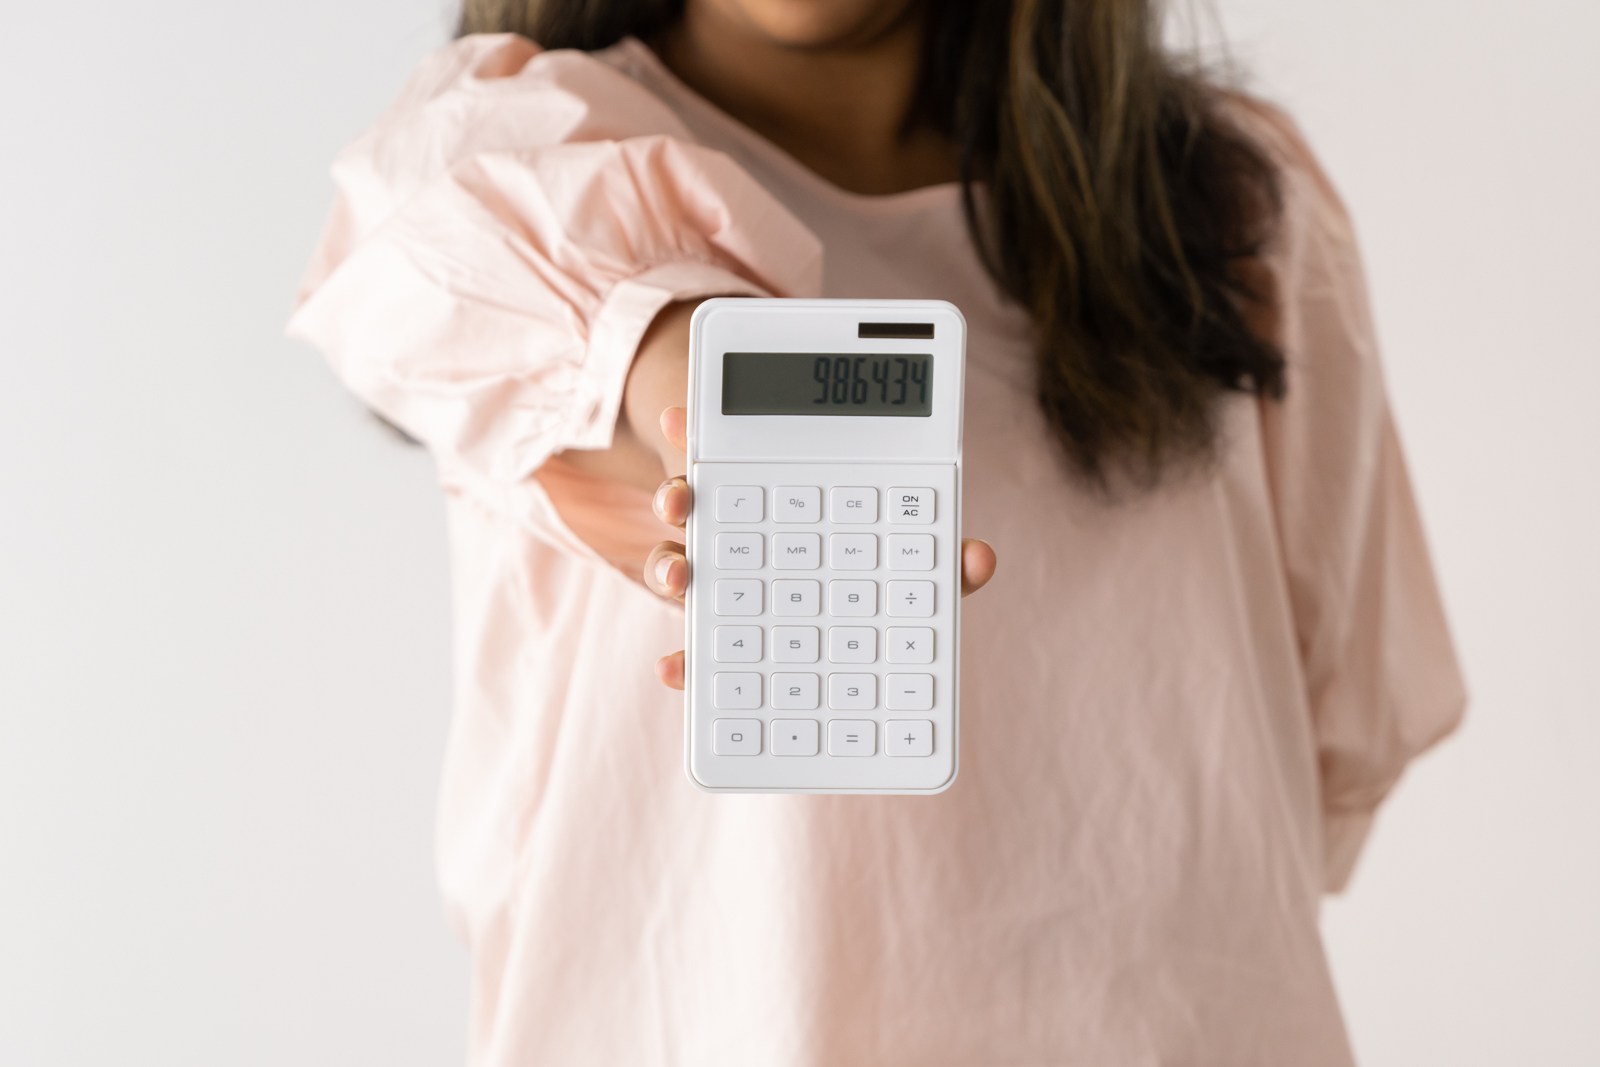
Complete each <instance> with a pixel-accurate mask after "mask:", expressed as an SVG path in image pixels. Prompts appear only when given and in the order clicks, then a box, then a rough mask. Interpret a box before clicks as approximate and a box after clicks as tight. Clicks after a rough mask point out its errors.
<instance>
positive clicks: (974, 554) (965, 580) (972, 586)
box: [961, 537, 999, 596]
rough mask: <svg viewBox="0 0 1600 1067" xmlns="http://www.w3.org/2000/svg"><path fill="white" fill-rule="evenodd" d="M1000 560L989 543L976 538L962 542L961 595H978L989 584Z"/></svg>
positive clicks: (966, 538) (964, 539) (965, 539)
mask: <svg viewBox="0 0 1600 1067" xmlns="http://www.w3.org/2000/svg"><path fill="white" fill-rule="evenodd" d="M998 563H999V560H997V559H996V558H995V554H994V549H993V548H992V547H991V546H990V545H989V542H987V541H979V540H978V539H977V538H975V537H965V538H962V540H961V595H962V596H966V595H968V594H969V593H976V592H977V591H978V590H980V589H982V588H983V587H984V586H986V585H988V584H989V579H990V578H993V577H994V569H995V567H996V566H997V565H998Z"/></svg>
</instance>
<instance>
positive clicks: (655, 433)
mask: <svg viewBox="0 0 1600 1067" xmlns="http://www.w3.org/2000/svg"><path fill="white" fill-rule="evenodd" d="M698 306H699V301H685V302H682V303H677V304H670V305H668V306H667V307H666V308H664V309H662V311H661V313H660V314H659V315H657V316H656V319H655V321H654V322H652V323H651V324H650V329H649V330H647V331H646V332H645V335H644V338H643V339H642V340H641V341H640V342H639V351H638V352H637V353H636V354H635V356H634V359H633V368H632V370H630V371H629V373H628V382H627V386H626V388H625V389H624V391H623V397H622V417H623V418H624V419H626V420H627V423H628V426H629V428H630V429H631V431H632V434H633V436H634V438H635V439H636V440H637V441H638V442H639V444H640V445H641V446H642V447H643V448H644V449H648V450H649V451H650V452H651V453H652V454H653V455H654V456H655V458H656V459H657V460H658V461H659V462H660V464H661V472H660V473H659V475H658V477H657V479H656V481H657V482H659V481H660V480H661V478H663V477H672V476H674V475H679V474H682V473H684V470H685V468H686V461H685V457H684V454H683V453H682V452H680V451H679V450H678V449H677V448H675V447H673V445H672V444H671V443H670V442H669V441H668V440H667V438H666V435H665V434H663V433H662V432H661V413H662V412H663V411H664V410H666V409H667V408H674V407H685V406H686V405H687V404H688V397H689V319H690V317H691V316H693V314H694V309H695V308H696V307H698ZM619 421H620V420H619ZM652 488H653V487H652Z"/></svg>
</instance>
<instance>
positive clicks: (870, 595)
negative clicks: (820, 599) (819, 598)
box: [828, 579, 878, 619]
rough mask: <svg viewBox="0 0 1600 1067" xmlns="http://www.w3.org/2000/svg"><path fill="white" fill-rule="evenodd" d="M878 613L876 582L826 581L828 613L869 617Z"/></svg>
mask: <svg viewBox="0 0 1600 1067" xmlns="http://www.w3.org/2000/svg"><path fill="white" fill-rule="evenodd" d="M877 613H878V583H877V582H871V581H845V580H843V579H840V580H837V581H832V582H829V583H828V614H829V615H840V616H846V617H854V618H862V619H869V618H871V617H872V616H874V615H876V614H877Z"/></svg>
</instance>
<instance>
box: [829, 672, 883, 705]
mask: <svg viewBox="0 0 1600 1067" xmlns="http://www.w3.org/2000/svg"><path fill="white" fill-rule="evenodd" d="M877 706H878V676H877V675H876V674H830V675H828V707H830V708H832V709H833V710H834V711H871V710H872V709H873V708H875V707H877Z"/></svg>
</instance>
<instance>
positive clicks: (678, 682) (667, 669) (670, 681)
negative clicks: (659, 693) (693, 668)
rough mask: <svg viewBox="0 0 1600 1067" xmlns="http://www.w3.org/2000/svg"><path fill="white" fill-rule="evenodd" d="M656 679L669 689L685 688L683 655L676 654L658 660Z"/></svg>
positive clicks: (680, 653)
mask: <svg viewBox="0 0 1600 1067" xmlns="http://www.w3.org/2000/svg"><path fill="white" fill-rule="evenodd" d="M656 677H657V678H660V679H661V684H662V685H664V686H666V687H667V688H668V689H682V688H683V653H682V652H674V653H673V654H672V655H670V656H662V657H661V658H660V659H658V660H656Z"/></svg>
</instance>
